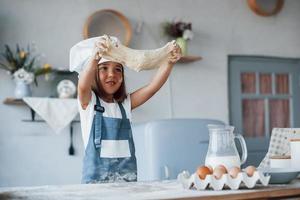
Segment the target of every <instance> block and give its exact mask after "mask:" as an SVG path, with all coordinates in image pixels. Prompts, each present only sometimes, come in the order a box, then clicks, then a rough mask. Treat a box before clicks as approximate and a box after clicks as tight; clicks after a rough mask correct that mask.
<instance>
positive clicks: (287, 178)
mask: <svg viewBox="0 0 300 200" xmlns="http://www.w3.org/2000/svg"><path fill="white" fill-rule="evenodd" d="M259 171H262V172H263V173H264V174H269V175H271V179H270V184H285V183H289V182H291V181H292V180H294V179H295V178H297V176H298V175H299V173H300V169H292V168H291V169H283V168H263V169H259Z"/></svg>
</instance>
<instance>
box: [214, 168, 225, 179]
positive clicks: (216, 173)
mask: <svg viewBox="0 0 300 200" xmlns="http://www.w3.org/2000/svg"><path fill="white" fill-rule="evenodd" d="M223 174H225V173H224V170H223V169H222V168H217V167H216V168H215V169H214V173H213V175H214V177H215V178H216V179H220V178H222V176H223Z"/></svg>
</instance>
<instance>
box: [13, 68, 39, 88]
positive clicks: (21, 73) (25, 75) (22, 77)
mask: <svg viewBox="0 0 300 200" xmlns="http://www.w3.org/2000/svg"><path fill="white" fill-rule="evenodd" d="M13 78H14V79H15V81H23V82H24V83H27V84H30V83H32V82H33V81H34V74H33V73H31V72H28V71H26V70H25V69H24V68H20V69H18V70H17V71H15V73H14V74H13Z"/></svg>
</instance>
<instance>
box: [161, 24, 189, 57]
mask: <svg viewBox="0 0 300 200" xmlns="http://www.w3.org/2000/svg"><path fill="white" fill-rule="evenodd" d="M163 31H164V34H165V35H167V36H169V37H172V38H175V39H176V43H177V44H178V45H179V46H180V48H181V52H182V55H187V40H191V39H192V38H193V36H194V35H193V32H192V23H189V22H183V21H173V22H165V23H164V24H163Z"/></svg>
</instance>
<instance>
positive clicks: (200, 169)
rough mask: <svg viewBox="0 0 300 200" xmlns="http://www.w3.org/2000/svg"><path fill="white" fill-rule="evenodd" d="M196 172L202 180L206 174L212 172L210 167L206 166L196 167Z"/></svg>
mask: <svg viewBox="0 0 300 200" xmlns="http://www.w3.org/2000/svg"><path fill="white" fill-rule="evenodd" d="M196 173H197V175H198V176H199V178H200V179H203V180H204V179H205V177H206V175H209V174H212V172H211V171H210V169H209V168H208V167H206V166H200V167H198V168H197V171H196Z"/></svg>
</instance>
